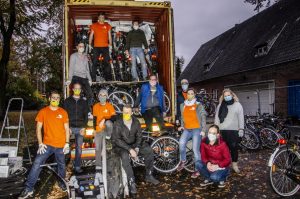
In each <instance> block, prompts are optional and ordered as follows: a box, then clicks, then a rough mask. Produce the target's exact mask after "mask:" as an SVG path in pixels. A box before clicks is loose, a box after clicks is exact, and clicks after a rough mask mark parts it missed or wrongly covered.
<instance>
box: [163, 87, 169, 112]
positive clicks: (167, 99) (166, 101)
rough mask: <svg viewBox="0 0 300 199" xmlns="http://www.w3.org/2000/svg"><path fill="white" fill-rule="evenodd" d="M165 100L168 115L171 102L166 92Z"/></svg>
mask: <svg viewBox="0 0 300 199" xmlns="http://www.w3.org/2000/svg"><path fill="white" fill-rule="evenodd" d="M164 98H165V103H166V113H168V112H169V111H170V106H171V100H170V98H169V96H168V94H167V93H166V92H164Z"/></svg>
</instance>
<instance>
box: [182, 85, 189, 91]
mask: <svg viewBox="0 0 300 199" xmlns="http://www.w3.org/2000/svg"><path fill="white" fill-rule="evenodd" d="M181 88H182V90H183V91H186V90H187V89H188V88H189V85H188V84H183V85H181Z"/></svg>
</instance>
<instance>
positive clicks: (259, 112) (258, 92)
mask: <svg viewBox="0 0 300 199" xmlns="http://www.w3.org/2000/svg"><path fill="white" fill-rule="evenodd" d="M256 92H257V104H258V114H259V115H261V104H260V91H259V89H257V90H256Z"/></svg>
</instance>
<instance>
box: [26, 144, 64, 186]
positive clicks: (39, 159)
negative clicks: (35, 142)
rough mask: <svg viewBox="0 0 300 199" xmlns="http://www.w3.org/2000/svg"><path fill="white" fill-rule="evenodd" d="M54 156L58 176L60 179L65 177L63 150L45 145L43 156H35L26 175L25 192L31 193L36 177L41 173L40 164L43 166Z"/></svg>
mask: <svg viewBox="0 0 300 199" xmlns="http://www.w3.org/2000/svg"><path fill="white" fill-rule="evenodd" d="M52 154H54V155H55V160H56V162H57V169H58V175H59V176H60V177H62V178H65V177H66V165H65V155H64V152H63V148H55V147H52V146H49V145H47V148H46V152H45V153H44V154H37V156H36V158H35V160H34V163H33V165H32V167H31V170H30V173H29V175H28V178H27V181H26V183H25V186H26V190H28V191H30V192H31V191H33V188H34V185H35V183H36V181H37V180H38V177H39V175H40V173H41V170H42V168H41V167H40V166H41V165H42V164H45V161H46V160H47V159H48V158H49V157H50V156H51V155H52Z"/></svg>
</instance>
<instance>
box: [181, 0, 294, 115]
mask: <svg viewBox="0 0 300 199" xmlns="http://www.w3.org/2000/svg"><path fill="white" fill-rule="evenodd" d="M299 10H300V1H299V0H282V1H280V2H279V3H277V4H274V5H273V6H271V7H270V8H268V9H266V10H264V11H262V12H261V13H259V14H257V15H255V16H253V17H252V18H250V19H248V20H246V21H244V22H243V23H241V24H238V25H235V27H233V28H231V29H230V30H228V31H226V32H224V33H223V34H221V35H219V36H218V37H216V38H214V39H212V40H210V41H208V42H207V43H205V44H203V45H202V46H201V47H200V49H199V50H198V52H197V53H196V54H195V55H194V57H193V58H192V60H191V61H190V63H189V64H188V65H187V67H186V68H185V70H184V71H183V72H182V74H181V76H180V77H179V79H178V83H179V82H180V80H181V79H183V78H185V79H188V80H189V81H190V83H191V85H192V86H193V87H195V88H197V89H200V88H205V89H206V91H207V92H208V93H212V94H213V96H214V97H215V98H218V97H219V95H220V94H221V92H222V90H223V89H224V88H231V89H232V90H233V91H235V92H236V93H237V95H238V97H239V98H240V101H241V103H242V105H243V107H244V111H245V114H251V115H255V114H256V113H257V112H258V111H259V109H260V112H261V113H282V114H283V115H284V116H287V115H291V116H296V117H299V118H300V12H299Z"/></svg>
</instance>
